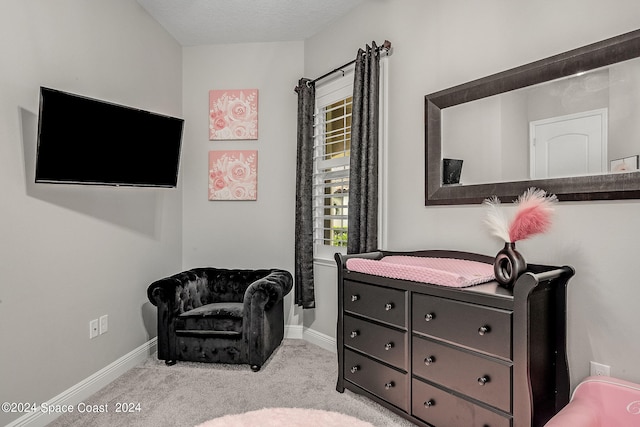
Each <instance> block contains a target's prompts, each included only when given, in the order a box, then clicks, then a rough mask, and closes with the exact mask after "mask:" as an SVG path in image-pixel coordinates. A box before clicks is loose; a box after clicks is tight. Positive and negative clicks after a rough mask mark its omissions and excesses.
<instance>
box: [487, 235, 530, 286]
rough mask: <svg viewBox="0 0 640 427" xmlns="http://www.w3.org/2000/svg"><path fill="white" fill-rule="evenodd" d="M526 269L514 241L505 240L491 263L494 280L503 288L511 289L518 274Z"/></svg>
mask: <svg viewBox="0 0 640 427" xmlns="http://www.w3.org/2000/svg"><path fill="white" fill-rule="evenodd" d="M526 269H527V262H526V261H525V260H524V258H523V257H522V255H521V254H520V252H518V251H517V250H516V244H515V242H507V243H505V244H504V248H502V250H501V251H500V252H498V254H497V255H496V260H495V262H494V263H493V273H494V274H495V276H496V281H497V282H498V283H499V284H500V285H501V286H502V287H504V288H507V289H513V285H514V284H515V283H516V280H517V279H518V276H520V275H521V274H522V273H524V272H525V270H526Z"/></svg>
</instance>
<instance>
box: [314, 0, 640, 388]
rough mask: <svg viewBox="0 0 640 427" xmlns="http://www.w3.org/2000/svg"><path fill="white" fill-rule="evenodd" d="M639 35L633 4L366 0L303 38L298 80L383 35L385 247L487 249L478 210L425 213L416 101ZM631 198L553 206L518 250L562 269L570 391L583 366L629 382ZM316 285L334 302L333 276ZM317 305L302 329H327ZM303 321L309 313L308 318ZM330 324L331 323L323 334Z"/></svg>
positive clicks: (634, 241)
mask: <svg viewBox="0 0 640 427" xmlns="http://www.w3.org/2000/svg"><path fill="white" fill-rule="evenodd" d="M638 28H640V2H638V1H637V0H612V1H606V2H605V1H602V0H562V1H557V0H537V1H529V2H525V1H513V0H486V1H482V2H474V1H468V0H373V1H369V2H365V3H364V4H363V5H362V6H359V7H358V8H357V9H355V10H354V11H353V12H352V13H350V14H349V15H348V16H346V17H345V18H344V19H341V20H340V21H338V22H336V23H335V24H334V25H332V26H331V27H330V28H327V29H326V30H324V31H323V32H322V33H320V34H318V35H316V36H314V37H312V38H311V39H309V40H307V41H306V42H305V75H307V76H309V77H315V76H318V75H321V74H323V73H324V72H326V71H327V70H329V69H331V68H332V67H335V66H338V65H340V64H341V63H344V62H346V61H348V60H350V59H352V58H353V57H354V56H355V52H356V50H357V49H358V47H361V46H363V45H364V44H365V43H370V42H371V40H375V41H376V42H378V43H381V42H382V41H383V40H384V39H388V40H390V41H391V42H392V44H393V46H394V52H393V55H392V56H391V58H390V63H389V65H390V66H389V69H390V83H389V85H390V88H389V93H390V95H389V99H390V106H389V135H390V141H389V147H390V148H389V162H390V166H389V171H388V172H389V195H388V197H389V201H390V209H389V218H388V222H389V236H388V242H389V244H388V246H389V247H388V249H392V250H414V249H428V248H439V249H456V250H466V251H474V252H480V253H484V254H489V255H492V254H495V253H496V252H497V251H498V250H499V249H500V247H501V245H500V243H499V242H497V241H496V240H494V239H493V238H491V237H490V235H489V233H488V231H487V229H486V227H485V226H484V225H483V220H484V215H485V211H484V210H483V209H482V207H481V206H479V205H476V206H438V207H425V206H424V96H425V95H426V94H429V93H432V92H435V91H438V90H442V89H446V88H448V87H451V86H454V85H457V84H461V83H464V82H467V81H470V80H473V79H477V78H481V77H484V76H487V75H489V74H493V73H496V72H499V71H503V70H506V69H509V68H513V67H516V66H519V65H523V64H526V63H529V62H532V61H535V60H539V59H542V58H545V57H548V56H551V55H553V54H557V53H561V52H564V51H567V50H570V49H573V48H577V47H580V46H583V45H586V44H589V43H593V42H596V41H599V40H602V39H605V38H609V37H613V36H615V35H618V34H621V33H625V32H628V31H632V30H635V29H638ZM639 214H640V202H639V201H636V200H631V201H612V202H581V203H578V202H563V203H561V204H560V205H559V206H558V209H557V215H556V220H555V223H554V226H553V228H552V230H551V231H550V232H549V233H548V234H546V235H542V236H537V237H534V238H532V239H531V240H529V241H524V242H521V243H519V244H518V246H519V249H521V251H522V253H523V254H524V256H525V258H526V259H527V260H529V261H530V262H534V263H540V264H543V263H548V264H568V265H572V266H573V267H575V269H576V271H577V274H576V276H575V277H574V278H573V279H572V281H571V283H570V285H569V307H568V322H569V325H568V334H569V358H570V367H571V377H572V381H573V384H574V385H575V383H576V381H577V380H579V379H581V378H583V377H585V376H586V375H588V372H589V366H588V365H589V360H596V361H599V362H602V363H606V364H610V365H611V367H612V374H613V375H615V376H619V377H623V378H626V379H629V380H632V381H633V380H635V381H640V365H638V363H637V361H638V356H639V355H640V330H639V329H638V320H637V319H638V315H637V305H638V301H640V286H638V278H637V268H635V267H636V264H637V254H638V253H640V239H638V238H637V236H638V234H640V221H638V216H639ZM320 268H326V269H327V270H334V271H333V272H330V273H326V274H322V277H327V278H329V277H330V278H331V279H330V280H327V282H326V283H319V284H317V285H316V289H317V292H318V293H319V294H321V295H320V296H319V298H322V299H323V300H327V301H335V286H336V285H335V269H333V268H332V267H320ZM322 310H328V311H331V310H333V307H327V308H323V307H318V309H316V313H315V315H314V316H313V318H312V319H311V320H310V321H309V322H307V315H306V313H305V324H308V326H309V327H312V328H314V329H318V330H325V331H329V330H331V329H332V325H335V323H334V322H335V318H334V317H333V316H332V315H331V316H323V314H322V312H321V311H322ZM309 317H312V316H309ZM334 328H335V327H333V329H334Z"/></svg>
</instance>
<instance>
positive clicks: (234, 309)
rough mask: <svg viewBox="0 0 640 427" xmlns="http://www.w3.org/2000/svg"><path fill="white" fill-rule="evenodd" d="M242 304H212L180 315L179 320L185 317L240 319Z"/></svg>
mask: <svg viewBox="0 0 640 427" xmlns="http://www.w3.org/2000/svg"><path fill="white" fill-rule="evenodd" d="M243 306H244V304H243V303H241V302H214V303H212V304H207V305H203V306H200V307H198V308H194V309H193V310H189V311H186V312H184V313H182V314H181V315H180V316H178V317H181V318H186V317H211V316H223V317H236V318H239V319H242V311H243V310H242V308H243Z"/></svg>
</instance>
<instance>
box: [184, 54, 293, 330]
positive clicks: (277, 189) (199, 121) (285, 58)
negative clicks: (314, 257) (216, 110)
mask: <svg viewBox="0 0 640 427" xmlns="http://www.w3.org/2000/svg"><path fill="white" fill-rule="evenodd" d="M303 48H304V44H303V42H289V43H248V44H225V45H209V46H198V47H187V48H184V50H183V56H184V62H183V63H184V65H183V105H184V117H185V120H186V127H185V138H184V146H183V158H182V161H183V163H182V164H183V168H184V174H183V182H184V193H183V206H184V211H183V221H182V224H183V254H182V259H183V266H184V268H192V267H206V266H211V267H222V268H282V269H285V270H288V271H290V272H291V273H292V274H293V269H294V226H293V225H294V219H295V218H294V211H295V186H296V184H295V177H296V114H297V105H298V104H297V96H296V94H295V93H294V91H293V89H294V87H295V85H296V84H297V81H298V79H299V78H300V76H302V69H303ZM256 88H257V89H258V139H257V140H243V141H209V113H208V111H209V91H210V90H212V89H256ZM212 150H258V199H257V200H256V201H209V200H208V198H207V188H208V153H209V151H212ZM292 297H293V292H291V293H290V294H289V295H288V296H287V298H286V299H285V307H286V308H285V319H287V323H288V324H293V325H297V324H298V323H299V320H298V319H297V316H296V315H295V310H293V308H292V305H291V304H292V303H291V301H292V300H293V299H292Z"/></svg>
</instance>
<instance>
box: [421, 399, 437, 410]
mask: <svg viewBox="0 0 640 427" xmlns="http://www.w3.org/2000/svg"><path fill="white" fill-rule="evenodd" d="M435 404H436V401H435V400H433V399H429V400H427V401H426V402H424V407H425V408H431V407H432V406H435Z"/></svg>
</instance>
